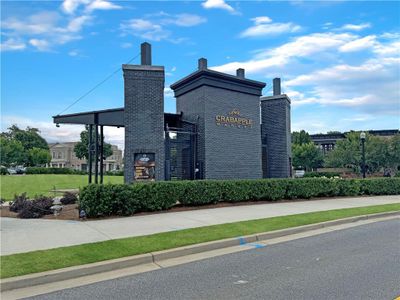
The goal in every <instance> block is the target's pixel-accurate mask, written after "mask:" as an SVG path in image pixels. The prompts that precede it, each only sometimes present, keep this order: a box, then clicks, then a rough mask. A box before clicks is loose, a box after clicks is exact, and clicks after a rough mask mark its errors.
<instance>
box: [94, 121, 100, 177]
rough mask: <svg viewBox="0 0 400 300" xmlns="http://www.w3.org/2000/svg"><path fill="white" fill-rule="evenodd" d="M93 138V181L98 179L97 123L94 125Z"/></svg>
mask: <svg viewBox="0 0 400 300" xmlns="http://www.w3.org/2000/svg"><path fill="white" fill-rule="evenodd" d="M95 130H96V131H95V132H94V140H95V148H94V149H95V150H94V151H95V154H94V156H95V158H94V183H98V180H99V178H98V177H99V125H97V124H96V125H95Z"/></svg>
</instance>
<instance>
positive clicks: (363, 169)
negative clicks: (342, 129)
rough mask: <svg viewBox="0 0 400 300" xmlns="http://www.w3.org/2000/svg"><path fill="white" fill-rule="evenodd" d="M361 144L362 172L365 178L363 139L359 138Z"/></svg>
mask: <svg viewBox="0 0 400 300" xmlns="http://www.w3.org/2000/svg"><path fill="white" fill-rule="evenodd" d="M361 144H362V173H363V178H365V139H361Z"/></svg>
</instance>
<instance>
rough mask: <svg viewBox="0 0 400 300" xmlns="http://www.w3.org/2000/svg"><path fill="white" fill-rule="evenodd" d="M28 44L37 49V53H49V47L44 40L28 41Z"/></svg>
mask: <svg viewBox="0 0 400 300" xmlns="http://www.w3.org/2000/svg"><path fill="white" fill-rule="evenodd" d="M29 44H31V45H32V46H34V47H35V48H37V49H38V50H39V51H49V50H50V45H49V42H48V41H46V40H41V39H30V40H29Z"/></svg>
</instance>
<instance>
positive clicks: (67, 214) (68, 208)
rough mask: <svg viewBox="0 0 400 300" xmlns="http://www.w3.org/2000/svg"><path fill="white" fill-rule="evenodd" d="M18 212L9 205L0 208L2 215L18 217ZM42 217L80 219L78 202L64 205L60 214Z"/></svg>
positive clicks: (0, 214)
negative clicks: (11, 209)
mask: <svg viewBox="0 0 400 300" xmlns="http://www.w3.org/2000/svg"><path fill="white" fill-rule="evenodd" d="M17 215H18V213H15V212H12V211H10V210H9V208H8V206H2V207H1V209H0V216H1V217H8V218H17ZM42 219H49V220H79V211H78V205H77V204H68V205H64V206H63V209H62V211H61V213H60V215H59V216H57V217H56V216H54V215H53V214H51V215H45V216H43V217H42Z"/></svg>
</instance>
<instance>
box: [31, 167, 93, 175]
mask: <svg viewBox="0 0 400 300" xmlns="http://www.w3.org/2000/svg"><path fill="white" fill-rule="evenodd" d="M26 174H76V175H84V174H87V172H86V171H80V170H73V169H68V168H42V167H28V168H26Z"/></svg>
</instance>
